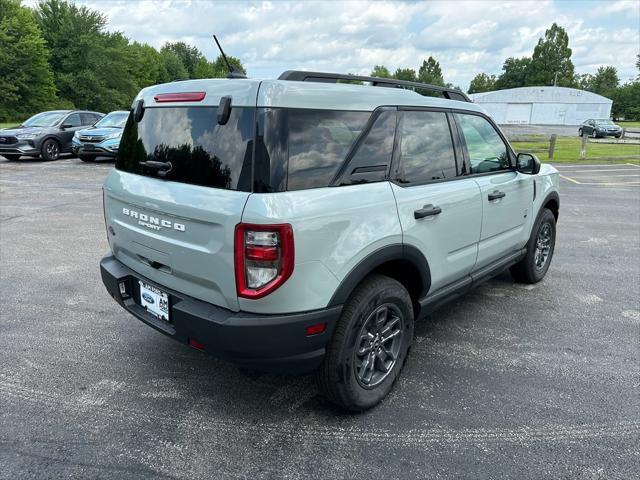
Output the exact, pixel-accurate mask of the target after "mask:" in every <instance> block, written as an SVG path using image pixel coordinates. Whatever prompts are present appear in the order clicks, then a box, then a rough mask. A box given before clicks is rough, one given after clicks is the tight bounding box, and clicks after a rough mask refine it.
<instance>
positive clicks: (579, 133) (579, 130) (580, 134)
mask: <svg viewBox="0 0 640 480" xmlns="http://www.w3.org/2000/svg"><path fill="white" fill-rule="evenodd" d="M578 136H579V137H581V136H582V129H581V128H579V129H578Z"/></svg>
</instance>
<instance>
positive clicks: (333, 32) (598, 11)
mask: <svg viewBox="0 0 640 480" xmlns="http://www.w3.org/2000/svg"><path fill="white" fill-rule="evenodd" d="M78 3H79V4H85V5H87V6H89V7H91V8H94V9H98V10H100V11H102V12H104V13H105V14H106V15H107V16H108V18H109V22H110V23H109V29H110V30H120V31H122V32H124V33H125V34H126V35H127V36H128V37H129V38H131V39H135V40H138V41H143V42H147V43H149V44H151V45H153V46H155V47H160V46H162V44H163V43H164V42H166V41H177V40H182V41H186V42H189V43H191V44H194V45H196V46H197V47H198V48H199V49H200V50H201V51H203V52H204V54H205V55H206V56H207V57H208V58H209V59H214V58H215V57H216V56H217V50H216V49H215V45H214V43H213V40H212V39H211V34H213V33H216V34H217V35H218V38H220V39H221V40H222V44H223V47H224V48H225V51H226V52H227V53H229V54H232V55H234V56H237V57H240V59H241V60H242V62H243V63H244V65H245V66H246V67H247V69H248V73H249V76H251V77H263V78H274V77H277V76H278V75H279V74H280V73H281V72H282V71H284V70H288V69H303V70H324V71H334V72H343V73H347V72H351V73H360V74H368V73H369V72H370V71H371V67H372V66H373V65H376V64H383V65H386V66H387V67H389V68H390V69H392V70H393V69H395V68H397V67H412V68H417V67H418V66H419V64H420V63H421V62H422V59H423V58H427V57H428V56H429V55H433V56H434V57H435V58H436V59H437V60H439V61H440V64H441V66H442V69H443V72H444V77H445V80H446V81H449V82H452V83H454V84H456V85H460V86H461V87H463V88H466V87H467V86H468V84H469V81H470V80H471V78H473V76H474V75H475V74H477V73H479V72H487V73H496V74H497V73H499V72H500V69H501V66H502V63H503V61H504V59H505V58H507V57H510V56H523V55H531V53H532V52H533V47H534V45H535V43H536V41H537V39H538V37H540V36H542V35H543V34H544V30H545V29H546V28H548V27H549V26H550V25H551V24H552V23H553V22H554V21H555V22H557V23H558V24H560V25H562V26H563V27H564V28H566V29H567V31H568V33H569V42H570V43H569V46H570V47H571V48H572V49H573V62H574V64H575V67H576V71H577V72H578V73H593V72H594V71H595V70H596V69H597V68H598V67H599V66H601V65H613V66H615V67H616V68H617V69H618V72H619V74H620V78H621V80H623V81H625V80H628V79H629V78H631V77H634V76H635V75H636V74H637V70H636V68H635V62H636V54H637V53H638V52H639V51H640V32H639V31H640V1H638V0H630V1H627V0H619V1H615V0H608V1H577V0H574V1H566V0H565V1H557V0H556V1H551V0H549V1H545V0H538V1H534V2H526V1H518V0H515V1H506V2H499V1H448V2H439V1H433V2H427V1H425V2H382V1H381V2H367V3H364V2H342V1H335V0H333V1H324V2H316V1H298V2H288V1H265V2H247V1H234V2H230V1H224V2H216V1H212V0H211V1H206V0H134V1H127V0H117V1H116V0H80V1H78Z"/></svg>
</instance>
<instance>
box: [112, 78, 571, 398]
mask: <svg viewBox="0 0 640 480" xmlns="http://www.w3.org/2000/svg"><path fill="white" fill-rule="evenodd" d="M338 80H353V81H358V82H368V83H369V85H366V86H365V85H353V84H346V83H336V82H337V81H338ZM329 82H334V83H329ZM381 86H386V87H401V88H379V87H381ZM412 88H417V89H420V90H421V91H424V90H427V91H431V92H436V93H438V94H440V95H442V96H443V97H444V98H435V97H432V96H421V95H420V94H418V93H416V92H415V91H412V90H411V89H412ZM559 205H560V204H559V195H558V172H557V171H556V169H554V168H553V167H552V166H551V165H541V164H540V162H539V161H538V159H537V158H536V157H535V156H533V155H530V154H526V153H520V154H518V155H516V154H515V152H514V151H513V149H512V148H511V146H510V145H509V142H508V141H507V140H506V138H505V137H504V135H503V134H502V132H501V131H500V129H499V128H498V127H497V126H496V125H495V123H494V122H493V121H492V120H491V119H490V118H489V117H487V116H486V115H485V114H484V113H482V111H481V109H480V108H479V107H478V106H477V105H475V104H473V103H471V102H470V101H468V98H467V97H466V95H465V94H463V93H461V92H459V91H456V90H451V89H446V88H441V87H435V86H432V85H424V84H416V83H412V82H403V81H397V80H391V79H382V78H370V77H356V76H346V75H336V74H327V73H321V72H285V73H284V74H283V75H282V76H281V77H280V79H278V80H262V81H261V80H253V79H250V80H246V79H245V80H241V79H231V80H191V81H185V82H174V83H169V84H164V85H157V86H154V87H149V88H145V89H144V90H142V91H141V92H140V94H139V95H138V96H137V98H136V99H135V102H134V104H133V110H132V114H131V115H130V116H129V119H128V121H127V125H126V127H125V130H124V133H123V135H122V139H121V143H120V150H119V152H118V158H117V161H116V168H115V169H114V170H112V171H111V172H110V173H109V175H108V177H107V179H106V181H105V184H104V208H105V223H106V229H107V236H108V240H109V245H110V248H111V253H109V254H108V255H107V256H106V257H104V258H103V259H102V261H101V264H100V267H101V274H102V279H103V282H104V284H105V286H106V288H107V290H108V291H109V293H110V294H111V295H112V296H113V298H114V299H115V300H116V301H117V302H118V303H119V304H120V305H121V306H122V307H123V308H124V309H125V310H127V311H128V312H130V313H131V314H133V315H134V316H136V317H137V318H138V319H140V320H142V321H143V322H145V323H146V324H148V325H150V326H151V327H153V328H155V329H156V330H158V331H159V332H162V333H164V334H165V335H168V336H170V337H172V338H174V339H176V340H178V341H180V342H182V343H184V344H187V345H191V346H192V347H195V348H198V349H201V350H205V351H206V352H209V353H211V354H213V355H216V356H218V357H220V358H223V359H227V360H229V361H232V362H236V363H238V364H241V365H245V366H248V367H251V368H257V369H268V370H272V369H277V370H284V371H295V372H304V371H310V370H315V371H316V374H317V379H318V384H319V387H320V391H321V392H322V393H323V394H324V395H325V396H326V397H327V398H328V399H330V400H331V401H332V402H334V403H335V404H337V405H339V406H341V407H343V408H345V409H349V410H363V409H366V408H369V407H372V406H374V405H376V404H377V403H378V402H379V401H380V400H382V399H383V398H384V397H385V396H386V395H387V393H388V392H389V391H390V390H391V388H392V386H393V383H394V382H395V380H396V379H397V378H398V375H399V374H400V371H401V369H402V368H403V366H404V364H405V361H406V360H407V354H408V352H409V348H410V346H411V344H412V341H413V329H414V322H415V321H417V320H419V319H421V318H423V317H425V316H426V315H427V314H429V312H431V311H433V309H435V308H436V307H438V306H439V305H441V304H442V303H443V302H445V301H447V300H451V299H455V298H458V296H459V295H460V294H462V293H464V292H466V291H468V290H469V289H470V288H472V287H474V286H476V285H478V284H479V283H481V282H483V281H485V280H487V279H489V278H491V277H492V276H494V275H496V274H498V273H500V272H502V271H504V270H505V269H507V268H511V272H512V274H513V276H514V277H515V278H516V279H517V280H519V281H524V282H529V283H533V282H538V281H540V280H541V279H542V278H543V277H544V276H545V274H546V272H547V270H548V268H549V265H550V263H551V258H552V256H553V251H554V245H555V238H556V221H557V219H558V212H559Z"/></svg>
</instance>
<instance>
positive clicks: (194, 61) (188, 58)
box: [161, 42, 206, 78]
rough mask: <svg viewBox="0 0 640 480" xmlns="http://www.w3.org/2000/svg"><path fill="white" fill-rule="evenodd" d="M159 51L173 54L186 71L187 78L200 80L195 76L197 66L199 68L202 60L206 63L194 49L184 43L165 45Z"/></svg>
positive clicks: (202, 56) (198, 51)
mask: <svg viewBox="0 0 640 480" xmlns="http://www.w3.org/2000/svg"><path fill="white" fill-rule="evenodd" d="M161 51H162V52H172V53H174V54H175V55H176V56H177V57H178V58H179V59H180V61H181V62H182V65H184V68H186V69H187V73H188V75H189V78H201V77H196V76H195V72H196V68H198V66H199V65H200V68H201V63H200V62H201V61H202V60H205V61H206V59H205V58H204V55H202V53H201V52H200V50H198V49H197V48H196V47H192V46H191V45H187V44H186V43H184V42H175V43H165V44H164V46H163V47H162V50H161Z"/></svg>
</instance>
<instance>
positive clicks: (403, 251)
mask: <svg viewBox="0 0 640 480" xmlns="http://www.w3.org/2000/svg"><path fill="white" fill-rule="evenodd" d="M394 261H395V262H397V261H404V262H409V263H410V264H412V265H413V266H414V267H415V269H416V271H417V272H418V274H419V275H420V279H421V281H422V289H421V291H420V292H419V295H418V298H423V297H424V296H426V294H427V292H428V291H429V289H430V287H431V270H430V268H429V263H428V262H427V259H426V258H425V256H424V255H423V254H422V252H420V250H418V249H417V248H416V247H414V246H412V245H406V244H404V245H403V244H401V243H396V244H391V245H387V246H384V247H382V248H379V249H377V250H375V251H374V252H372V253H370V254H369V255H367V256H366V257H365V258H363V259H362V260H360V262H358V264H357V265H356V266H355V267H353V268H352V269H351V271H350V272H349V273H348V274H347V275H346V276H345V277H344V278H343V279H342V281H341V282H340V285H339V286H338V288H337V289H336V291H335V292H334V294H333V296H332V297H331V300H329V304H328V305H327V307H332V306H336V305H341V304H343V303H344V302H346V301H347V299H348V298H349V296H350V295H351V293H352V292H353V290H354V289H355V288H356V287H357V286H358V285H359V284H360V282H362V280H364V279H365V278H366V277H367V275H369V274H370V273H372V272H373V271H375V270H376V269H378V268H380V267H382V266H383V265H385V264H389V263H391V262H394Z"/></svg>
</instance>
